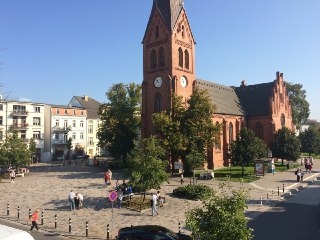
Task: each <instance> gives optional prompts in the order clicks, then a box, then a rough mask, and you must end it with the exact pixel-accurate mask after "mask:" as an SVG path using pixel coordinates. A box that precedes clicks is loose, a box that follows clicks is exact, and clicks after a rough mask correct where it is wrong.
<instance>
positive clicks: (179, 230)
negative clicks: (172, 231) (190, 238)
mask: <svg viewBox="0 0 320 240" xmlns="http://www.w3.org/2000/svg"><path fill="white" fill-rule="evenodd" d="M179 233H181V228H180V222H179Z"/></svg>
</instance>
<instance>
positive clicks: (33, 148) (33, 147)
mask: <svg viewBox="0 0 320 240" xmlns="http://www.w3.org/2000/svg"><path fill="white" fill-rule="evenodd" d="M29 151H30V159H32V157H33V155H35V154H36V153H37V144H36V141H35V140H34V138H30V140H29Z"/></svg>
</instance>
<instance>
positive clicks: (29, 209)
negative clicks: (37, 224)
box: [29, 208, 31, 219]
mask: <svg viewBox="0 0 320 240" xmlns="http://www.w3.org/2000/svg"><path fill="white" fill-rule="evenodd" d="M30 218H31V208H29V219H30Z"/></svg>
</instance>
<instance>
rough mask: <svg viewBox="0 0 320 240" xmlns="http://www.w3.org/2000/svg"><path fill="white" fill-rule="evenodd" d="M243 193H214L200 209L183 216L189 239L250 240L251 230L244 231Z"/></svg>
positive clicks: (242, 191) (244, 198) (244, 200)
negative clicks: (193, 237) (190, 235)
mask: <svg viewBox="0 0 320 240" xmlns="http://www.w3.org/2000/svg"><path fill="white" fill-rule="evenodd" d="M247 196H248V194H247V192H246V191H245V190H243V189H240V190H234V191H232V192H231V194H228V193H227V191H221V193H219V194H218V193H214V195H213V196H212V197H211V198H210V200H209V201H207V202H203V206H202V207H198V208H195V209H192V210H190V211H188V212H187V213H186V224H187V226H188V227H189V228H190V229H191V231H192V235H193V236H195V237H198V238H199V239H210V240H234V239H237V240H250V239H252V238H253V234H252V232H253V229H250V228H248V227H247V222H248V220H247V219H246V217H245V214H244V210H245V208H247V204H246V200H247Z"/></svg>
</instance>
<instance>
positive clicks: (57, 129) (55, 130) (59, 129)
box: [52, 126, 71, 133]
mask: <svg viewBox="0 0 320 240" xmlns="http://www.w3.org/2000/svg"><path fill="white" fill-rule="evenodd" d="M70 130H71V127H67V128H64V127H63V128H62V127H58V126H54V127H53V128H52V132H62V133H67V132H69V131H70Z"/></svg>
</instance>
